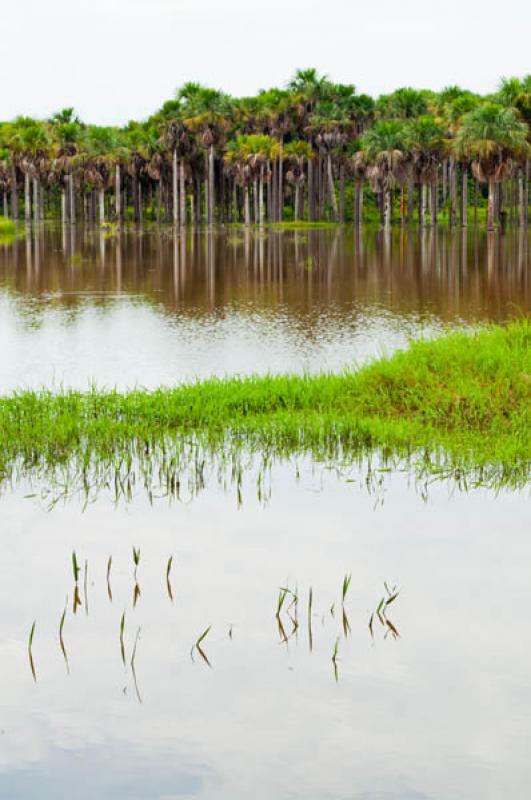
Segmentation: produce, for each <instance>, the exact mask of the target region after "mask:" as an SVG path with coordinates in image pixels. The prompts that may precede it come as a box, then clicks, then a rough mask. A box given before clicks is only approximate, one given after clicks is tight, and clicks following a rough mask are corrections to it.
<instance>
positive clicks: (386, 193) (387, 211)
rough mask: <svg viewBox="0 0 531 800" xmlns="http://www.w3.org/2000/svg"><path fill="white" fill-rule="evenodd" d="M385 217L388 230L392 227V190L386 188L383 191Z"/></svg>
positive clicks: (385, 225) (385, 226)
mask: <svg viewBox="0 0 531 800" xmlns="http://www.w3.org/2000/svg"><path fill="white" fill-rule="evenodd" d="M383 217H384V228H385V229H386V230H388V229H389V228H390V227H391V190H390V189H385V191H384V193H383Z"/></svg>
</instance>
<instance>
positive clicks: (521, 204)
mask: <svg viewBox="0 0 531 800" xmlns="http://www.w3.org/2000/svg"><path fill="white" fill-rule="evenodd" d="M518 222H519V224H520V225H522V226H523V225H524V224H525V203H524V175H523V172H522V168H521V167H520V168H519V170H518Z"/></svg>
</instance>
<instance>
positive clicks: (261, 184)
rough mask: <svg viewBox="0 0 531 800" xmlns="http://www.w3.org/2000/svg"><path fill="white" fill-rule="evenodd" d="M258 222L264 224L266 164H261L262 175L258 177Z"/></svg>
mask: <svg viewBox="0 0 531 800" xmlns="http://www.w3.org/2000/svg"><path fill="white" fill-rule="evenodd" d="M258 224H259V225H263V224H264V165H263V164H260V177H259V179H258Z"/></svg>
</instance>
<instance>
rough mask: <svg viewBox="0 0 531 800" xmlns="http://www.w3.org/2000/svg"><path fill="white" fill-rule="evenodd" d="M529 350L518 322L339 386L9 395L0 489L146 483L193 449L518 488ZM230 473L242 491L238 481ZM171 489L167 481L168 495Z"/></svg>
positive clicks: (526, 431)
mask: <svg viewBox="0 0 531 800" xmlns="http://www.w3.org/2000/svg"><path fill="white" fill-rule="evenodd" d="M530 345H531V322H530V321H529V320H525V319H524V320H519V321H515V322H513V323H510V324H509V325H508V326H507V327H499V326H490V327H485V328H481V329H479V330H478V331H476V332H474V333H465V332H456V333H450V334H448V335H446V336H444V337H442V338H440V339H436V340H432V341H417V342H413V343H412V344H411V345H410V347H409V348H408V349H407V350H406V351H401V352H398V353H395V354H394V355H393V356H391V357H389V358H383V359H381V360H379V361H376V362H374V363H372V364H369V365H367V366H365V367H363V368H361V369H359V370H357V371H345V372H343V373H341V374H329V373H326V374H319V375H314V376H311V375H304V376H290V375H279V376H273V375H269V376H265V377H247V378H243V377H242V378H240V377H237V378H231V379H217V378H213V379H210V380H206V381H198V382H196V383H193V384H189V385H182V386H178V387H176V388H173V389H167V388H161V389H157V390H155V391H147V390H140V389H138V390H133V391H129V392H126V393H120V392H117V391H100V390H97V389H95V388H94V389H92V390H91V391H88V392H78V391H64V392H61V393H59V394H54V393H52V392H49V391H47V390H42V391H36V392H35V391H19V392H16V393H14V394H13V395H11V396H8V397H2V398H0V479H1V478H4V479H9V478H16V477H18V476H20V475H23V474H28V473H29V474H31V473H32V471H37V472H38V471H42V469H43V468H44V469H45V468H53V467H55V466H57V465H58V464H61V465H68V464H71V463H72V462H74V463H75V465H76V468H77V470H78V473H77V475H78V478H77V479H78V480H79V481H81V482H82V481H87V480H88V478H87V474H88V471H89V470H90V469H91V468H94V466H95V465H98V464H105V465H107V466H112V465H118V467H120V466H121V465H124V464H125V465H129V466H130V465H131V463H132V461H133V460H135V459H136V460H137V461H138V460H139V461H140V462H142V463H143V465H144V467H143V468H144V470H146V471H148V472H149V470H150V469H153V463H155V462H157V459H158V460H159V462H160V461H163V462H164V463H165V464H166V465H169V466H170V467H171V465H174V466H175V464H177V463H178V462H179V461H180V460H181V461H182V457H183V454H185V453H186V450H187V448H188V447H189V446H190V443H191V442H192V441H193V442H195V443H196V444H197V443H199V445H201V447H202V448H203V449H204V450H206V451H208V452H210V453H212V452H215V451H216V450H217V451H218V452H228V453H229V454H230V455H229V456H228V458H229V459H230V458H234V455H235V454H238V453H240V454H241V453H244V452H251V453H257V452H258V453H266V454H267V456H268V457H270V458H273V457H280V458H282V457H288V456H292V455H294V454H299V453H309V454H310V455H312V456H313V457H315V458H317V459H326V458H334V457H341V458H349V457H351V456H360V455H366V454H369V453H370V452H371V451H374V450H379V451H380V452H381V453H383V454H384V456H386V457H392V456H395V455H396V456H398V457H405V458H408V459H411V458H412V457H413V459H415V458H416V459H417V460H419V461H424V462H426V460H428V462H429V463H430V464H439V466H441V465H442V466H441V469H442V468H444V469H446V468H450V469H457V470H459V469H463V470H466V469H467V468H473V469H486V470H487V471H488V469H489V468H491V470H494V471H495V472H496V474H497V475H498V479H499V483H500V484H503V483H508V484H511V483H512V484H514V485H522V484H523V483H525V481H526V480H527V478H528V473H529V464H530V454H531V426H530V424H529V423H530V413H529V412H530V393H531V347H530ZM192 450H193V452H195V453H196V454H197V448H195V449H193V448H192ZM190 452H191V451H190ZM196 467H197V465H196ZM199 468H200V469H201V465H199ZM170 472H171V470H170ZM233 472H234V474H235V476H236V477H235V480H237V482H240V481H241V467H234V466H233ZM126 473H127V470H126ZM168 474H169V473H168ZM172 476H173V477H168V478H167V481H168V482H169V483H171V481H173V482H176V483H178V480H179V478H178V476H177V473H172ZM116 480H119V481H121V480H122V478H121V477H118V478H116ZM171 488H172V487H171V486H169V489H170V490H171ZM174 488H175V487H174ZM122 489H123V494H124V495H125V496H128V495H129V494H130V492H131V487H130V486H127V485H124V486H123V487H122ZM74 569H75V568H74Z"/></svg>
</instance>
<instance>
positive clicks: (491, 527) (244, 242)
mask: <svg viewBox="0 0 531 800" xmlns="http://www.w3.org/2000/svg"><path fill="white" fill-rule="evenodd" d="M528 254H529V241H528V240H527V239H526V238H524V237H522V236H520V237H518V236H517V237H516V238H514V239H511V238H507V239H505V240H504V239H500V238H493V239H491V240H488V239H487V238H486V237H485V236H481V235H477V236H475V235H474V234H473V232H471V231H470V232H468V234H467V235H462V234H461V233H459V234H457V235H456V236H455V237H450V236H449V235H448V234H447V233H445V232H442V231H441V232H439V233H438V235H437V236H435V235H434V234H433V233H430V232H426V234H424V235H423V236H421V237H418V236H412V235H410V236H409V237H406V238H404V239H402V238H401V237H400V235H398V236H396V237H393V239H392V240H390V241H386V240H385V239H382V238H381V237H380V236H378V235H375V234H369V233H368V234H366V235H365V236H364V238H363V241H359V240H358V241H356V239H355V238H353V237H352V236H351V235H348V234H346V235H343V234H337V233H335V232H334V231H313V232H311V233H310V234H306V233H296V234H295V233H293V232H289V233H282V234H279V233H275V234H271V235H264V236H254V235H250V234H249V235H247V236H246V235H245V233H243V232H241V231H232V232H230V233H226V234H223V233H216V234H212V235H210V236H209V235H203V234H201V235H196V236H194V237H188V238H187V239H185V240H184V239H183V240H179V239H178V240H174V239H172V237H171V236H168V235H159V234H157V233H155V232H145V233H144V234H143V235H142V236H138V235H136V234H134V233H132V232H131V233H124V234H122V235H121V237H120V238H117V237H109V238H104V237H101V236H100V235H99V234H98V233H97V232H93V231H85V232H83V231H80V230H67V231H65V232H62V231H61V230H60V229H59V230H49V231H46V232H43V233H41V234H40V235H39V236H38V237H37V240H35V239H34V238H31V239H28V240H26V241H24V240H21V241H19V242H17V243H16V244H14V245H10V246H8V247H3V248H2V249H0V391H2V392H4V393H5V392H9V391H11V390H13V389H14V388H16V387H18V386H20V385H31V386H38V385H43V384H45V385H57V384H59V383H64V384H65V385H76V386H86V385H87V382H88V381H89V380H95V381H96V382H97V383H98V384H99V385H103V384H106V385H118V386H121V387H124V386H130V385H134V384H135V383H141V384H145V385H149V386H154V385H158V384H160V383H172V382H175V381H176V380H181V379H183V378H189V377H192V376H195V375H207V374H212V373H215V374H225V373H232V372H251V371H252V372H264V371H267V370H274V371H277V370H303V369H311V370H318V369H339V368H341V367H342V366H343V365H345V364H349V363H352V362H353V361H361V360H364V359H366V358H367V357H370V356H372V355H375V354H377V353H379V352H381V351H387V352H390V351H392V350H393V349H395V348H396V347H400V346H402V345H404V344H406V343H407V339H408V337H410V336H417V335H422V334H427V335H433V334H436V333H438V332H440V331H442V330H444V329H446V328H447V327H454V326H466V325H471V324H475V323H477V322H483V321H487V320H499V321H503V320H506V319H507V318H508V317H509V316H511V315H513V314H515V313H519V312H521V311H524V312H525V311H529V307H530V300H531V296H530V286H529V280H530V263H529V255H528ZM373 466H375V470H374V471H373V479H372V480H371V482H367V480H366V472H367V464H364V465H362V466H361V467H356V466H354V467H352V468H351V469H345V468H344V465H343V469H342V470H340V471H339V472H338V473H337V474H336V472H335V471H334V470H333V469H329V468H324V467H323V465H315V464H311V463H310V462H309V461H308V460H306V459H301V460H300V461H299V462H298V464H295V463H293V462H290V463H286V464H277V465H276V466H274V468H273V469H272V472H271V475H270V479H269V481H268V485H267V487H266V490H264V494H265V497H266V502H264V500H263V496H262V500H261V501H259V500H258V498H257V492H256V475H255V473H254V471H253V469H252V468H250V469H249V471H248V473H247V474H246V475H245V476H244V480H243V489H242V500H243V503H242V505H241V506H239V505H238V503H237V498H236V497H235V495H234V492H233V491H230V492H224V491H223V490H222V488H221V487H220V486H219V485H218V483H217V482H216V481H213V482H212V483H211V485H208V486H207V487H206V489H205V490H204V491H203V492H201V493H200V494H199V495H198V496H197V497H196V498H195V499H194V500H193V501H190V500H188V499H183V501H182V502H172V503H170V502H169V501H168V500H167V499H165V498H156V497H155V498H153V503H152V504H150V502H149V500H148V498H147V497H145V496H144V495H143V494H142V492H141V491H138V492H137V493H136V495H135V497H134V499H133V500H132V502H131V503H129V504H127V505H126V504H119V505H116V504H115V503H113V502H112V499H111V497H110V494H111V493H110V492H109V496H108V495H107V494H106V493H105V492H102V493H101V494H100V496H99V498H98V499H97V501H96V502H94V503H91V504H89V506H88V507H87V508H85V509H84V510H83V505H82V502H81V501H79V500H78V499H77V498H74V499H73V500H71V501H69V502H66V503H64V504H63V503H60V504H57V505H55V506H54V508H53V510H52V511H50V510H49V504H48V498H46V497H41V495H40V494H39V491H38V487H37V489H35V487H30V486H28V485H25V484H18V485H14V486H10V487H4V490H3V494H2V496H1V498H0V530H1V536H2V545H3V547H2V552H3V557H2V559H1V560H0V663H1V665H2V680H1V681H0V797H1V798H4V797H5V798H9V799H10V800H22V799H24V800H33V798H39V799H42V798H44V800H52V798H53V800H55V798H58V797H63V796H71V797H75V798H76V800H77V799H78V798H79V799H80V800H89V798H90V799H91V800H92V798H96V797H97V798H113V799H114V798H123V799H124V800H126V799H127V800H137V799H138V800H148V799H149V800H151V799H152V798H160V799H161V800H170V798H171V799H172V800H174V799H175V798H188V799H189V798H205V800H207V799H208V800H210V798H214V800H218V799H219V800H234V799H235V798H236V799H238V800H239V798H242V800H243V799H244V798H245V800H247V798H250V797H253V798H258V799H259V800H269V799H270V798H297V800H299V799H300V800H310V798H311V800H315V798H325V797H326V798H331V799H332V800H343V799H344V798H367V799H370V800H375V799H376V798H386V800H387V799H388V798H393V799H394V798H401V799H402V798H403V800H406V799H407V800H409V799H410V798H445V799H446V798H463V800H464V799H465V798H466V799H467V800H468V799H469V798H474V799H475V798H477V800H480V798H481V800H485V798H488V800H497V799H498V798H499V797H503V796H505V797H511V798H522V799H523V798H526V797H527V796H528V790H529V786H530V785H531V767H530V762H529V752H530V751H531V728H530V725H529V716H530V711H531V634H530V632H529V624H528V608H529V603H530V601H531V584H530V581H529V569H530V566H531V539H530V537H529V530H530V527H531V526H530V525H529V522H530V519H529V516H530V515H529V510H528V509H529V506H528V496H527V493H526V492H509V491H504V492H501V493H495V492H493V491H489V490H487V489H485V488H481V487H478V488H475V489H473V490H472V489H471V490H470V491H468V492H467V491H465V490H464V487H462V488H461V489H457V488H456V487H455V485H450V484H447V483H444V482H439V483H435V484H433V485H419V484H418V483H416V482H415V481H414V480H413V479H412V477H411V476H410V475H408V473H407V472H385V471H382V472H381V473H379V472H378V471H377V465H376V464H375V465H373ZM133 547H135V548H138V549H139V550H140V560H139V564H138V567H137V570H136V580H135V575H134V572H135V568H134V563H133V554H132V548H133ZM73 550H75V552H76V556H77V560H78V562H79V566H80V575H79V578H78V586H77V593H78V595H79V604H78V603H76V604H75V605H76V613H75V614H74V611H73V607H74V597H75V595H76V587H75V582H74V577H73V569H72V551H73ZM170 557H173V560H172V562H171V565H170V569H169V574H168V562H169V559H170ZM109 558H112V561H111V566H110V570H109ZM345 575H351V576H352V577H351V581H350V585H349V588H348V591H347V594H346V597H345V601H344V604H343V603H342V585H343V580H344V577H345ZM135 584H137V585H138V589H137V590H136V591H135ZM395 586H396V589H395V588H394V587H395ZM280 587H284V588H288V589H289V590H290V592H291V593H288V594H286V599H285V600H284V602H283V604H282V609H281V612H280V614H279V618H277V617H276V612H277V607H278V601H279V591H280ZM310 587H311V589H312V602H311V607H310V605H309V592H310ZM397 592H399V593H398V596H397V597H396V598H395V599H394V600H392V602H391V603H388V605H386V603H387V602H388V601H389V600H390V598H391V597H393V595H394V594H397ZM295 596H296V597H297V598H298V602H295V600H294V597H295ZM382 599H383V601H384V602H383V604H382ZM65 603H66V608H67V612H66V615H65V618H64V623H63V626H62V628H61V632H60V622H61V617H62V614H63V610H64V609H65ZM124 614H125V618H124V625H123V635H122V637H121V636H120V628H121V620H122V618H123V615H124ZM34 621H35V633H34V637H33V642H32V647H31V656H32V666H33V669H34V673H35V675H33V673H32V668H31V664H30V659H29V653H28V637H29V634H30V629H31V627H32V623H33V622H34ZM209 626H211V627H210V631H209V632H208V634H207V635H206V637H205V638H204V639H203V641H202V642H201V643H200V648H201V650H202V654H203V655H204V656H205V657H206V659H208V662H209V663H207V661H206V660H205V659H204V658H203V657H202V654H201V652H200V651H199V649H198V648H197V647H196V648H193V645H194V642H196V641H197V639H198V637H200V635H201V634H202V633H203V632H204V631H205V630H206V629H207V628H208V627H209ZM61 640H62V643H63V646H64V652H63V650H62V648H61ZM122 643H123V650H122ZM191 650H192V652H191ZM334 655H335V659H334V660H333V657H334Z"/></svg>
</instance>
